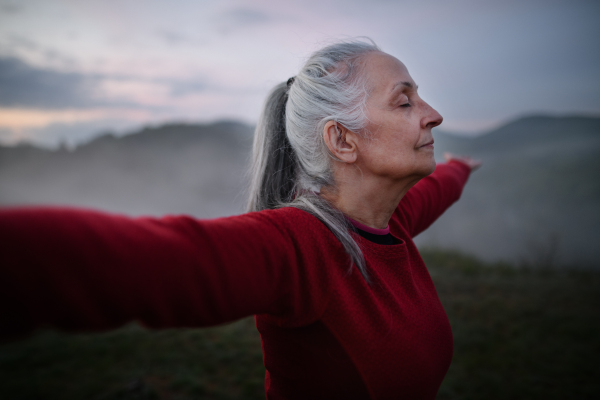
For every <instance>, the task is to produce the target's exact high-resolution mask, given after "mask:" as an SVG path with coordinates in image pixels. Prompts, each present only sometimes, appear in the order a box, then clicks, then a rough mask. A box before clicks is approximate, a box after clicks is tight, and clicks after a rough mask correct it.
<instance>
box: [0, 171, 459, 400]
mask: <svg viewBox="0 0 600 400" xmlns="http://www.w3.org/2000/svg"><path fill="white" fill-rule="evenodd" d="M468 175H469V168H468V167H467V166H466V165H464V164H462V163H459V162H451V163H450V164H442V165H438V166H437V168H436V170H435V172H434V173H433V174H432V175H430V176H429V177H427V178H424V179H423V180H421V181H420V182H419V183H418V184H417V185H415V186H414V187H413V188H412V189H411V190H410V191H409V192H408V193H407V194H406V196H404V198H403V199H402V201H401V202H400V204H399V206H398V208H397V210H396V212H395V213H394V215H393V216H392V218H391V220H390V232H391V234H392V235H393V236H394V237H395V238H396V239H397V240H398V242H399V244H395V245H389V246H385V245H378V244H375V243H372V242H369V241H367V240H365V239H363V238H362V237H360V236H358V235H356V240H357V241H358V243H359V244H360V246H361V248H362V249H363V253H364V256H365V259H366V262H367V266H368V270H369V273H370V274H371V277H372V278H373V283H372V284H371V285H368V284H367V283H366V282H365V280H364V279H363V277H362V276H361V274H360V273H359V271H358V270H357V269H356V268H354V269H353V270H352V271H351V272H349V268H348V267H349V257H348V256H347V254H346V253H345V252H344V250H343V248H342V246H341V244H340V243H339V242H338V241H337V239H336V238H335V237H334V236H333V234H332V233H331V232H330V231H329V230H328V229H327V228H326V226H325V225H324V224H323V223H321V222H320V221H318V220H317V219H316V218H315V217H313V216H312V215H310V214H308V213H306V212H304V211H301V210H298V209H295V208H283V209H278V210H265V211H261V212H255V213H248V214H244V215H239V216H234V217H228V218H219V219H214V220H196V219H193V218H190V217H186V216H170V217H163V218H129V217H124V216H116V215H108V214H104V213H99V212H95V211H84V210H74V209H57V208H40V209H31V208H30V209H12V210H11V209H9V210H4V211H2V212H0V243H1V246H2V251H1V252H0V265H1V268H0V329H1V331H2V334H3V335H4V336H6V335H10V334H20V333H24V332H27V331H30V330H31V329H33V328H35V327H37V326H42V325H48V324H49V325H51V326H54V327H57V328H60V329H65V330H69V331H81V330H104V329H110V328H116V327H119V326H121V325H123V324H124V323H127V322H129V321H131V320H139V321H141V322H142V323H144V324H145V325H147V326H149V327H153V328H167V327H202V326H209V325H216V324H221V323H225V322H229V321H233V320H236V319H239V318H242V317H245V316H249V315H256V325H257V327H258V330H259V331H260V334H261V339H262V346H263V354H264V363H265V366H266V369H267V374H266V377H265V389H266V392H267V398H269V399H309V398H310V399H320V398H324V399H332V398H343V399H367V398H370V399H392V398H393V399H397V398H407V399H434V398H435V395H436V392H437V390H438V388H439V386H440V384H441V382H442V379H443V378H444V375H445V373H446V371H447V369H448V367H449V365H450V360H451V358H452V333H451V330H450V325H449V323H448V319H447V317H446V314H445V312H444V309H443V308H442V305H441V304H440V301H439V299H438V296H437V293H436V291H435V287H434V285H433V283H432V281H431V278H430V276H429V274H428V272H427V269H426V267H425V265H424V263H423V261H422V259H421V257H420V256H419V253H418V251H417V248H416V247H415V245H414V243H413V241H412V238H413V237H414V236H415V235H417V234H418V233H419V232H421V231H423V230H424V229H426V228H427V227H428V226H429V225H430V224H431V223H432V222H433V221H435V219H436V218H437V217H438V216H440V215H441V214H442V213H443V212H444V210H446V209H447V208H448V207H449V206H450V205H451V204H452V203H453V202H454V201H456V200H457V199H458V198H459V197H460V194H461V191H462V188H463V185H464V184H465V182H466V180H467V178H468Z"/></svg>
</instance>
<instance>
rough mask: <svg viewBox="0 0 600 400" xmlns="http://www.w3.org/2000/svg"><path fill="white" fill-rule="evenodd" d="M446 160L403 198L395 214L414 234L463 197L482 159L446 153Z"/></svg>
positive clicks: (412, 234) (413, 235) (425, 227)
mask: <svg viewBox="0 0 600 400" xmlns="http://www.w3.org/2000/svg"><path fill="white" fill-rule="evenodd" d="M444 157H445V158H446V161H447V162H446V163H445V164H438V165H437V166H436V169H435V171H434V172H433V173H432V174H431V175H429V176H427V177H425V178H423V179H421V181H419V182H418V183H417V184H416V185H415V186H413V187H412V188H411V189H410V190H409V191H408V193H406V195H405V196H404V197H403V198H402V200H401V201H400V204H399V205H398V208H397V209H396V212H395V213H394V216H395V217H396V218H398V219H399V220H400V223H401V224H402V225H403V226H404V227H406V228H407V229H408V231H409V233H410V234H411V236H412V237H415V236H417V235H418V234H419V233H421V232H423V231H424V230H425V229H427V228H428V227H429V226H430V225H431V224H432V223H433V222H434V221H435V220H436V219H438V218H439V216H440V215H442V214H443V213H444V211H446V210H447V209H448V207H450V206H451V205H452V204H453V203H454V202H455V201H457V200H458V199H459V198H460V195H461V193H462V190H463V187H464V185H465V184H466V182H467V179H468V178H469V175H470V173H471V172H472V171H474V170H476V169H477V168H479V167H480V166H481V161H478V160H473V159H471V158H469V157H465V156H456V155H452V154H450V153H445V154H444Z"/></svg>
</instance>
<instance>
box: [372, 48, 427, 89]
mask: <svg viewBox="0 0 600 400" xmlns="http://www.w3.org/2000/svg"><path fill="white" fill-rule="evenodd" d="M364 68H365V69H364V71H365V73H366V74H367V81H368V83H369V87H370V89H371V94H372V95H377V94H380V95H384V94H387V93H389V92H391V91H393V90H394V88H395V87H397V84H398V83H399V82H408V83H410V84H412V85H413V87H416V85H415V83H414V81H413V79H412V77H411V76H410V74H409V73H408V70H407V69H406V66H405V65H404V64H403V63H402V62H400V60H398V59H397V58H396V57H392V56H390V55H389V54H386V53H382V52H374V53H371V54H369V55H368V56H367V58H366V59H365V65H364Z"/></svg>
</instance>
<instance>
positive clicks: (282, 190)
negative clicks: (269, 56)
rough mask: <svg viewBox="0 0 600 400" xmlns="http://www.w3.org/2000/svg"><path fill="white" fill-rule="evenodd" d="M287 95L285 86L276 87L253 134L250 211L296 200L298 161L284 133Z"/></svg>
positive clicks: (283, 84)
mask: <svg viewBox="0 0 600 400" xmlns="http://www.w3.org/2000/svg"><path fill="white" fill-rule="evenodd" d="M287 91H288V87H287V85H286V84H285V83H281V84H279V85H277V86H275V88H274V89H273V90H272V91H271V93H270V94H269V96H268V97H267V101H266V103H265V107H264V110H263V114H262V115H261V117H260V120H259V121H258V124H257V126H256V131H255V132H254V144H253V148H252V155H253V157H252V167H251V171H252V177H251V186H250V187H251V190H250V199H249V200H250V201H249V204H248V211H260V210H265V209H271V208H277V207H279V206H280V205H281V204H285V203H289V202H291V201H292V200H293V199H294V193H295V190H296V168H297V159H296V154H295V153H294V150H293V149H292V146H291V145H290V141H289V140H288V138H287V134H286V132H285V106H286V103H287V99H288V96H287Z"/></svg>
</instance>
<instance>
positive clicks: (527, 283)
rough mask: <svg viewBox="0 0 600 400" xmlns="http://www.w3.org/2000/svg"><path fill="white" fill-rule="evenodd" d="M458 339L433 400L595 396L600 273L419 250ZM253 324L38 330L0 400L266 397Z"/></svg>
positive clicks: (8, 356)
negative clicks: (490, 261)
mask: <svg viewBox="0 0 600 400" xmlns="http://www.w3.org/2000/svg"><path fill="white" fill-rule="evenodd" d="M422 253H423V257H424V259H425V260H426V263H427V265H428V266H429V268H430V271H431V275H432V278H433V279H434V282H435V284H436V287H437V289H438V292H439V295H440V298H441V300H442V303H443V304H444V307H445V309H446V312H447V313H448V317H449V318H450V322H451V324H452V329H453V332H454V341H455V350H454V358H453V362H452V365H451V367H450V370H449V371H448V375H447V376H446V379H445V380H444V382H443V384H442V387H441V389H440V392H439V395H438V399H515V398H518V399H564V398H576V399H585V398H596V397H597V396H599V395H600V367H599V365H600V363H599V360H600V272H592V271H587V272H586V271H576V270H569V271H565V270H562V271H556V270H551V269H544V268H538V269H536V268H515V267H512V266H509V265H502V264H498V265H486V264H483V263H481V262H479V261H478V260H476V259H472V258H470V257H467V256H464V255H461V254H459V253H454V252H447V251H436V250H425V251H423V252H422ZM263 378H264V367H263V366H262V355H261V349H260V338H259V336H258V333H257V332H256V328H255V327H254V321H253V319H246V320H243V321H239V322H237V323H235V324H232V325H228V326H223V327H217V328H210V329H203V330H195V329H194V330H168V331H161V332H150V331H147V330H144V329H142V328H140V327H138V326H136V325H131V326H127V327H124V328H122V329H120V330H118V331H114V332H110V333H105V334H95V335H64V334H61V333H57V332H52V331H44V332H40V333H37V334H36V335H34V336H32V337H30V338H28V339H25V340H21V341H18V342H12V343H8V344H3V345H1V346H0V398H1V399H15V400H17V399H102V400H109V399H173V400H175V399H203V398H207V399H264V390H263Z"/></svg>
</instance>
